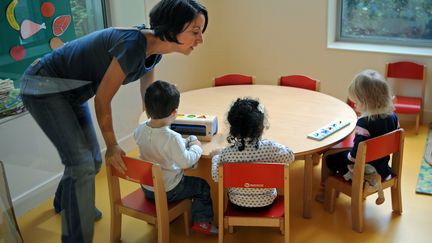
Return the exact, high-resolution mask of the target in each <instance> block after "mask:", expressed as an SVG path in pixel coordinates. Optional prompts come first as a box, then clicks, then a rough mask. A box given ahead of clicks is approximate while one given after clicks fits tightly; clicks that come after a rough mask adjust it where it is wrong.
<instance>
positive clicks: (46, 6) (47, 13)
mask: <svg viewBox="0 0 432 243" xmlns="http://www.w3.org/2000/svg"><path fill="white" fill-rule="evenodd" d="M40 10H41V14H42V16H44V17H45V18H49V17H51V16H53V15H54V13H55V7H54V4H52V3H51V2H44V3H42V5H41V7H40Z"/></svg>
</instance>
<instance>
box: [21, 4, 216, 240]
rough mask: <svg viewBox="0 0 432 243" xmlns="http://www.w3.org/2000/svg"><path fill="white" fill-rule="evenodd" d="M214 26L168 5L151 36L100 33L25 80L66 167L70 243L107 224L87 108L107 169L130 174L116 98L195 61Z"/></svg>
mask: <svg viewBox="0 0 432 243" xmlns="http://www.w3.org/2000/svg"><path fill="white" fill-rule="evenodd" d="M207 23H208V17H207V10H206V8H205V7H204V6H203V5H201V4H200V3H199V2H197V1H196V0H162V1H160V2H159V3H158V4H157V5H155V7H154V8H153V9H152V10H151V12H150V27H151V28H150V29H146V28H145V27H144V26H140V27H136V28H107V29H103V30H100V31H96V32H93V33H91V34H89V35H86V36H84V37H81V38H79V39H76V40H74V41H71V42H70V43H68V44H66V45H65V46H63V47H62V48H59V49H57V50H55V51H53V52H52V53H49V54H47V55H45V56H44V57H43V58H41V59H38V60H36V61H35V62H34V63H33V64H32V65H31V66H30V67H29V68H28V69H27V70H26V72H25V73H24V76H23V78H22V82H21V95H22V98H23V102H24V105H25V107H26V108H27V109H28V110H29V112H30V114H31V115H32V116H33V117H34V119H35V120H36V122H37V123H38V124H39V126H40V127H41V128H42V130H43V131H44V132H45V134H46V135H47V136H48V137H49V139H50V140H51V141H52V143H53V144H54V146H55V147H56V148H57V150H58V152H59V154H60V157H61V159H62V163H63V164H64V165H65V171H64V174H63V177H62V180H61V182H60V184H59V186H58V188H57V191H56V196H55V199H54V208H55V210H56V212H61V213H62V241H63V242H91V241H92V237H93V225H94V222H93V221H94V220H95V219H98V218H100V217H101V213H100V212H99V210H97V209H96V208H95V202H94V201H95V192H94V190H95V189H94V179H95V174H96V173H97V172H98V171H99V169H100V166H101V161H102V160H101V155H100V149H99V145H98V142H97V139H96V135H95V130H94V127H93V126H92V121H91V116H90V113H89V108H88V105H87V100H88V99H90V98H91V97H93V96H94V103H95V110H96V116H97V120H98V124H99V127H100V130H101V132H102V135H103V138H104V141H105V144H106V147H107V151H106V154H105V159H106V162H107V163H110V164H112V165H113V166H114V167H115V168H116V169H117V170H119V171H120V172H124V171H125V170H126V167H125V165H124V163H123V161H122V159H121V155H123V154H125V152H124V151H123V150H122V149H121V148H120V146H119V145H118V143H117V139H116V136H115V134H114V130H113V123H112V112H111V100H112V98H113V97H114V95H115V94H116V92H117V91H118V89H119V88H120V86H121V85H122V84H127V83H129V82H132V81H135V80H137V79H141V94H142V95H144V93H145V90H146V88H147V87H148V86H149V85H150V84H151V83H152V82H153V80H154V67H155V66H156V64H157V63H158V62H159V61H160V60H161V58H162V55H163V54H167V53H173V52H178V53H182V54H184V55H189V54H190V53H191V52H192V51H193V49H194V48H195V47H196V46H197V45H198V44H201V43H202V42H203V38H202V34H203V33H204V32H205V30H206V27H207ZM47 77H49V78H47ZM95 211H96V213H95Z"/></svg>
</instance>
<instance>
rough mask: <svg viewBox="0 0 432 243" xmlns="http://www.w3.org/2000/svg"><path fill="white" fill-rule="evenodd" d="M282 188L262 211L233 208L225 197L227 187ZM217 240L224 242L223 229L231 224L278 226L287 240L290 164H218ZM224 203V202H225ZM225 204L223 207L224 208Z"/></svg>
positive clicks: (231, 226) (231, 225) (230, 229)
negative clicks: (280, 192)
mask: <svg viewBox="0 0 432 243" xmlns="http://www.w3.org/2000/svg"><path fill="white" fill-rule="evenodd" d="M230 187H239V188H283V195H278V196H277V198H276V199H275V201H274V202H273V204H272V205H271V206H270V207H269V208H268V209H266V210H264V211H257V212H249V211H243V210H239V209H237V208H236V207H233V205H232V203H231V202H229V200H226V192H225V189H226V188H230ZM218 189H219V191H218V194H219V195H218V196H219V210H218V213H219V243H222V242H223V239H224V229H227V228H228V229H229V231H230V232H232V231H233V226H265V227H279V228H280V230H281V232H282V234H285V236H284V239H285V241H284V242H285V243H287V242H289V167H288V165H287V164H275V163H262V162H260V163H258V162H257V163H251V162H247V163H245V162H243V163H241V162H239V163H221V164H220V165H219V177H218ZM225 202H227V203H225ZM225 205H226V207H225Z"/></svg>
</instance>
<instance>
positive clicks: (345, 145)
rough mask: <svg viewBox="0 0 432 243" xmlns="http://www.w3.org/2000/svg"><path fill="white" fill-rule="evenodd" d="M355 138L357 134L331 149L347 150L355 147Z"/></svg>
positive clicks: (353, 133) (352, 134)
mask: <svg viewBox="0 0 432 243" xmlns="http://www.w3.org/2000/svg"><path fill="white" fill-rule="evenodd" d="M354 137H355V132H352V133H351V134H350V135H349V136H348V137H346V138H345V139H344V140H342V142H340V143H338V144H336V145H334V146H332V147H331V148H330V149H345V148H352V147H354Z"/></svg>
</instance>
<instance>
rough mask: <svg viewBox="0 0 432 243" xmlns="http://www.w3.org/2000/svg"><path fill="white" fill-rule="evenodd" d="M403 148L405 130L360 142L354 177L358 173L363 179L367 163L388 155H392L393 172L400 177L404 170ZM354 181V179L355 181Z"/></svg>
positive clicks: (400, 129)
mask: <svg viewBox="0 0 432 243" xmlns="http://www.w3.org/2000/svg"><path fill="white" fill-rule="evenodd" d="M403 148H404V130H403V129H402V128H399V129H396V130H394V131H391V132H388V133H386V134H384V135H381V136H378V137H375V138H371V139H368V140H365V141H363V142H360V143H359V146H358V149H357V154H356V162H355V165H354V176H356V173H357V174H358V175H359V176H361V177H363V175H364V164H365V163H368V162H371V161H373V160H377V159H379V158H382V157H385V156H387V155H392V166H391V167H392V171H393V173H394V174H395V175H398V176H399V175H400V173H401V169H402V157H403ZM362 179H363V178H362ZM354 180H355V179H354V178H353V181H354ZM360 181H363V180H360Z"/></svg>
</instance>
